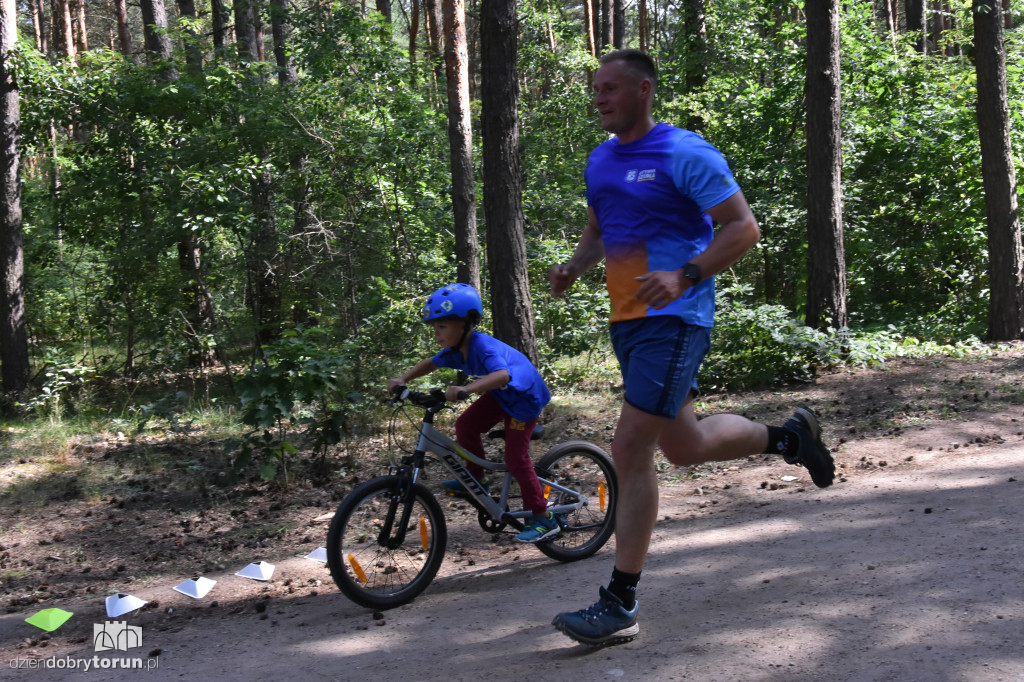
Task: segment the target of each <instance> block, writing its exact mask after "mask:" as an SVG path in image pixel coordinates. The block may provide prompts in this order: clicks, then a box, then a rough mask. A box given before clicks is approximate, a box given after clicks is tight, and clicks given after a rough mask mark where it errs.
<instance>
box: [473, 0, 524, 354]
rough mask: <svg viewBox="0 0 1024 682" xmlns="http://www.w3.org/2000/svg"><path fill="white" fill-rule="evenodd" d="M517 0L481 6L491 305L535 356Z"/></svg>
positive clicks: (505, 333) (497, 329) (509, 338)
mask: <svg viewBox="0 0 1024 682" xmlns="http://www.w3.org/2000/svg"><path fill="white" fill-rule="evenodd" d="M518 30H519V28H518V25H517V22H516V2H515V0H486V2H484V3H483V5H482V7H481V20H480V41H481V59H480V62H481V95H482V97H481V128H482V135H483V148H484V216H485V218H486V221H487V264H488V272H490V274H491V311H492V314H493V318H494V319H493V323H494V333H495V336H497V337H498V338H499V339H501V340H502V341H504V342H505V343H507V344H509V345H510V346H512V347H513V348H517V349H519V350H520V351H522V352H523V353H525V354H526V356H527V357H529V358H530V359H531V360H533V361H534V362H536V361H537V338H536V335H535V332H534V325H533V306H532V303H531V301H530V281H529V276H528V272H527V267H526V241H525V238H524V234H523V231H524V219H523V198H522V180H521V176H520V171H519V168H520V164H519V117H518V109H519V79H518V76H517V72H516V50H517V44H518V40H517V38H518Z"/></svg>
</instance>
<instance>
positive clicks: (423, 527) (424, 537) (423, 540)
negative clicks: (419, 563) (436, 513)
mask: <svg viewBox="0 0 1024 682" xmlns="http://www.w3.org/2000/svg"><path fill="white" fill-rule="evenodd" d="M429 535H430V533H429V532H428V531H427V520H426V519H425V518H424V517H422V516H421V517H420V544H421V545H422V546H423V549H426V548H427V545H428V544H429V543H428V541H429V540H430V538H429V537H428V536H429Z"/></svg>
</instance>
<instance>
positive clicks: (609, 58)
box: [598, 49, 658, 86]
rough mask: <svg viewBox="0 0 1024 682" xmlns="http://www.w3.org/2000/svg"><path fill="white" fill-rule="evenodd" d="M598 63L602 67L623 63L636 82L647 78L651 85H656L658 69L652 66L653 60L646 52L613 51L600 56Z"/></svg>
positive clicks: (632, 50) (630, 50)
mask: <svg viewBox="0 0 1024 682" xmlns="http://www.w3.org/2000/svg"><path fill="white" fill-rule="evenodd" d="M598 61H599V62H600V63H601V65H602V66H604V65H605V64H607V63H609V62H617V61H622V62H625V63H626V68H627V69H628V70H629V71H630V73H632V74H633V75H634V76H636V77H637V80H643V79H644V78H647V79H649V80H650V81H651V84H652V85H655V86H656V85H657V84H658V69H657V67H655V66H654V60H653V59H651V58H650V56H649V55H648V54H647V53H646V52H642V51H640V50H634V49H628V50H615V51H614V52H609V53H607V54H604V55H601V58H600V59H599V60H598Z"/></svg>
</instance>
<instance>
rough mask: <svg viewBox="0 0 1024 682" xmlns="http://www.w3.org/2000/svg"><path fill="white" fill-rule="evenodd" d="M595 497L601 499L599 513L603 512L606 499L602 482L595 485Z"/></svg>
mask: <svg viewBox="0 0 1024 682" xmlns="http://www.w3.org/2000/svg"><path fill="white" fill-rule="evenodd" d="M597 496H598V497H599V498H600V499H601V511H604V502H605V497H606V494H605V487H604V481H601V482H600V483H598V484H597Z"/></svg>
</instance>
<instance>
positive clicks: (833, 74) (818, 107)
mask: <svg viewBox="0 0 1024 682" xmlns="http://www.w3.org/2000/svg"><path fill="white" fill-rule="evenodd" d="M805 10H806V12H807V82H806V96H807V248H808V254H807V255H808V285H807V325H808V326H810V327H815V328H818V329H824V328H826V327H832V328H833V329H839V328H841V327H845V326H846V323H847V314H846V262H845V254H844V249H843V209H842V189H841V182H840V181H841V179H842V151H841V147H840V114H841V111H842V107H841V100H840V82H841V79H840V74H839V56H840V53H839V6H838V0H807V2H806V4H805Z"/></svg>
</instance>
